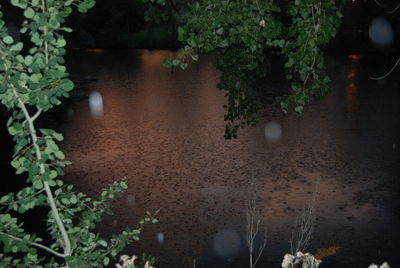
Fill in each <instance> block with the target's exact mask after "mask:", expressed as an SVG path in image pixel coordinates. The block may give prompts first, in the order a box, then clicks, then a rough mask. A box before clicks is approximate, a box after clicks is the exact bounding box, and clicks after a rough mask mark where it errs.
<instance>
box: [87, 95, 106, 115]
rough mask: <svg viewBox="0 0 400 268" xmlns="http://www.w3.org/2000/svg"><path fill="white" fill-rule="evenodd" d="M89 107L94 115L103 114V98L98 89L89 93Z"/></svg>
mask: <svg viewBox="0 0 400 268" xmlns="http://www.w3.org/2000/svg"><path fill="white" fill-rule="evenodd" d="M89 108H90V113H91V115H92V116H93V117H95V118H97V117H100V116H102V115H103V98H102V96H101V94H100V93H99V92H97V91H93V92H92V93H90V95H89Z"/></svg>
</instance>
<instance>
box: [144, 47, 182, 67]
mask: <svg viewBox="0 0 400 268" xmlns="http://www.w3.org/2000/svg"><path fill="white" fill-rule="evenodd" d="M174 55H175V54H174V53H173V52H172V51H167V50H157V51H151V50H143V51H141V53H140V62H141V63H142V67H143V68H144V69H145V70H147V69H164V67H163V65H162V64H163V61H164V59H165V58H171V57H173V56H174Z"/></svg>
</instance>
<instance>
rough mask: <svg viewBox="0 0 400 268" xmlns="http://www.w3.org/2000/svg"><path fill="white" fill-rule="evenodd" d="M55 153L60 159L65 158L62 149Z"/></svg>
mask: <svg viewBox="0 0 400 268" xmlns="http://www.w3.org/2000/svg"><path fill="white" fill-rule="evenodd" d="M54 154H55V156H56V157H57V158H58V159H61V160H63V159H64V158H65V155H64V153H63V152H61V151H57V152H55V153H54Z"/></svg>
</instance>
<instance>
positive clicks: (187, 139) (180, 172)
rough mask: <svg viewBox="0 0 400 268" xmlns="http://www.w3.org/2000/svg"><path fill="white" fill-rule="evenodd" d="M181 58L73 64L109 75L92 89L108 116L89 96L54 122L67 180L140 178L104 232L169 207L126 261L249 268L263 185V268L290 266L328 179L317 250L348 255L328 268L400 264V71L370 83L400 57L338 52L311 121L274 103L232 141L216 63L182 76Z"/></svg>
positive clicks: (128, 57) (94, 59)
mask: <svg viewBox="0 0 400 268" xmlns="http://www.w3.org/2000/svg"><path fill="white" fill-rule="evenodd" d="M171 55H173V52H171V51H147V50H142V51H120V52H117V51H113V52H107V51H101V50H94V51H91V52H73V53H72V54H70V55H69V57H68V59H67V62H68V64H69V70H70V72H71V73H72V75H77V76H81V77H90V78H97V79H98V80H97V81H96V82H94V83H92V84H90V85H89V86H87V87H86V88H84V89H83V90H82V91H81V92H80V94H82V95H84V96H88V95H90V94H91V93H93V92H97V93H99V94H100V95H101V97H102V101H103V110H102V111H97V116H96V114H93V111H92V112H91V110H90V108H89V102H88V99H87V98H82V100H80V101H77V102H73V103H70V104H69V105H66V106H65V107H64V108H63V109H61V110H60V112H59V114H58V116H57V117H56V119H53V121H52V120H51V119H49V122H50V123H49V124H50V125H53V126H54V127H55V128H56V129H57V130H59V131H61V132H63V133H64V135H65V141H64V142H63V143H62V149H63V150H64V152H65V153H66V156H67V158H68V159H70V160H71V161H73V162H74V165H73V166H71V167H69V168H68V169H67V175H66V177H65V179H66V181H68V182H70V183H73V184H74V185H75V186H76V188H77V189H79V190H81V191H83V192H86V193H88V194H89V195H91V196H96V195H98V194H99V191H100V189H101V188H102V187H104V186H106V185H107V184H109V183H111V182H113V181H115V180H117V179H118V178H121V177H123V176H127V177H128V184H129V189H128V191H127V192H126V194H125V195H124V196H123V197H122V198H121V199H120V200H119V201H118V202H116V203H115V204H114V211H115V215H114V216H112V217H107V218H105V220H104V221H103V222H102V224H101V225H100V226H99V230H100V231H101V232H103V233H104V234H106V235H109V234H111V233H115V232H119V231H121V230H122V229H123V228H124V227H126V226H134V225H135V224H136V223H137V222H138V221H139V219H140V218H141V217H142V216H143V215H144V214H145V211H146V210H149V209H160V210H161V212H160V215H159V220H160V223H159V224H156V225H151V226H148V227H146V230H145V231H144V233H143V235H142V237H141V241H140V242H138V243H135V244H134V245H132V246H131V247H129V248H128V249H127V251H126V253H128V254H139V253H141V252H146V253H150V254H153V255H154V256H157V257H159V267H191V264H192V263H193V261H194V260H195V261H196V264H197V267H248V266H246V265H247V257H246V254H247V251H246V243H245V240H244V235H245V226H246V224H245V221H246V218H245V204H246V198H247V196H248V194H247V189H248V187H249V185H250V182H251V180H252V178H255V181H256V189H257V193H256V194H257V196H258V205H259V207H260V208H261V209H262V223H261V225H262V228H266V229H267V234H268V244H267V246H266V249H265V252H264V254H263V258H262V259H261V261H260V265H259V267H280V263H281V260H282V257H283V255H284V254H285V253H287V252H289V250H290V247H289V243H288V241H289V239H290V237H291V228H292V226H293V224H294V221H295V219H296V216H297V214H298V213H299V210H300V209H301V208H302V207H303V206H304V205H305V204H306V203H307V201H308V200H309V199H310V197H311V196H312V195H311V193H312V192H313V191H314V189H315V187H316V185H317V184H318V189H319V192H320V194H319V195H318V196H317V224H316V227H315V233H314V236H313V240H312V243H311V245H310V247H309V250H308V251H310V252H311V253H314V252H316V250H317V249H318V248H327V247H330V246H339V247H340V250H339V251H338V253H337V255H335V256H330V257H327V258H326V259H323V261H324V262H323V266H322V267H342V268H349V267H365V268H366V267H368V265H369V264H371V263H372V262H383V261H389V262H390V264H391V265H392V266H393V267H397V266H398V265H400V261H399V258H398V256H397V250H398V249H400V242H399V241H400V231H399V228H398V226H399V150H400V148H399V147H400V136H399V134H400V133H399V130H400V117H399V115H400V105H399V104H400V98H399V97H400V91H399V90H400V88H399V84H398V81H399V80H398V75H399V74H398V73H395V74H393V75H392V76H391V77H390V79H388V80H385V81H380V82H375V81H372V80H370V79H368V75H372V74H376V73H378V74H380V73H381V72H382V70H384V67H387V68H389V67H390V64H391V61H393V60H394V58H390V57H388V58H387V59H383V58H381V57H373V56H357V55H353V56H350V57H345V56H343V57H334V58H333V57H330V58H328V59H327V64H328V66H329V73H330V75H331V78H332V80H333V83H332V88H333V92H332V93H331V94H330V95H329V96H328V97H326V98H325V99H323V100H322V101H319V102H315V103H312V104H310V105H309V106H307V108H306V110H305V112H304V114H303V115H302V116H298V115H294V114H292V115H283V114H282V113H281V112H280V110H279V108H278V107H276V106H273V105H270V107H269V108H267V109H266V110H265V111H263V112H262V116H261V122H260V124H259V125H258V126H257V127H255V128H245V129H243V130H241V131H240V133H239V138H238V139H236V140H224V139H223V132H224V122H223V114H224V110H223V108H222V107H223V104H224V103H225V98H224V94H223V92H221V91H219V90H217V89H216V87H215V84H216V83H217V81H218V76H219V74H218V72H217V71H216V70H215V69H214V68H213V63H212V58H211V57H204V58H203V59H202V60H201V61H200V64H199V65H198V67H197V68H191V69H189V70H187V71H177V72H176V73H174V74H171V73H170V72H169V71H168V70H166V69H164V68H163V67H162V66H161V63H162V60H163V58H165V57H168V56H171ZM270 86H271V85H268V84H266V87H270ZM92 96H93V95H92ZM97 96H98V95H97ZM101 112H102V115H101ZM271 122H274V123H273V124H272V125H271V124H269V123H271ZM267 125H268V126H272V127H274V126H275V127H276V126H278V130H279V127H280V129H281V136H280V138H279V139H278V140H274V139H272V140H271V139H268V138H267V136H268V135H267V136H266V133H265V130H266V126H267ZM267 129H268V128H267ZM272 130H273V131H272V132H273V133H272V134H274V133H275V134H279V131H275V132H274V130H276V129H274V128H273V129H272Z"/></svg>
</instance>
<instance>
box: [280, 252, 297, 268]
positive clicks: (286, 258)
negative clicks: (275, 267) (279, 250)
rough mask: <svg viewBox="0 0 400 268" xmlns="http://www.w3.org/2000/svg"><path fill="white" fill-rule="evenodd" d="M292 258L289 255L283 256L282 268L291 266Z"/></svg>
mask: <svg viewBox="0 0 400 268" xmlns="http://www.w3.org/2000/svg"><path fill="white" fill-rule="evenodd" d="M293 260H294V256H293V255H291V254H285V256H284V257H283V261H282V268H289V267H291V266H292V265H293Z"/></svg>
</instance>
